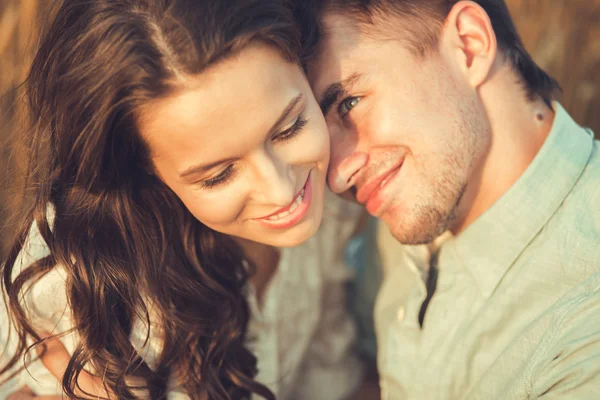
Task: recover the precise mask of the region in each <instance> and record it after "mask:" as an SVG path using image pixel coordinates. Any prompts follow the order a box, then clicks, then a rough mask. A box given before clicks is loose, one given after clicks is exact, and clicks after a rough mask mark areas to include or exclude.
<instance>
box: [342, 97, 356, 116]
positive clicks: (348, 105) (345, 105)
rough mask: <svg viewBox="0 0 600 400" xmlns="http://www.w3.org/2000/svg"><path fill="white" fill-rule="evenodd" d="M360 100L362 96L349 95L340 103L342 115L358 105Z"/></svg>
mask: <svg viewBox="0 0 600 400" xmlns="http://www.w3.org/2000/svg"><path fill="white" fill-rule="evenodd" d="M359 102H360V97H348V98H346V99H344V100H342V102H341V103H340V106H339V112H340V116H341V117H344V116H345V115H346V114H348V113H349V112H350V111H351V110H352V109H353V108H354V107H356V105H357V104H358V103H359Z"/></svg>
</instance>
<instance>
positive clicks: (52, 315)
mask: <svg viewBox="0 0 600 400" xmlns="http://www.w3.org/2000/svg"><path fill="white" fill-rule="evenodd" d="M53 218H54V210H53V209H52V208H49V211H48V219H49V222H50V224H51V222H52V219H53ZM49 254H50V250H49V248H48V246H47V244H46V242H45V241H44V239H43V238H42V235H41V234H40V231H39V229H38V227H37V224H36V223H35V222H34V223H33V224H32V226H31V228H30V230H29V234H28V236H27V239H26V240H25V242H24V244H23V249H22V250H21V252H20V253H19V256H18V257H17V259H16V261H15V266H14V271H13V279H15V278H16V276H17V275H18V274H19V273H21V272H22V271H24V270H25V269H26V268H28V267H29V266H31V265H32V264H33V263H35V262H36V261H38V260H40V259H42V258H44V257H46V256H48V255H49ZM66 280H67V273H66V271H65V268H64V266H63V265H60V264H58V265H55V266H54V267H53V268H52V269H51V270H50V271H49V272H48V273H46V274H44V275H43V276H41V277H38V278H35V277H34V278H32V280H31V282H30V283H26V284H25V286H24V292H23V303H22V305H23V307H24V309H25V312H26V313H27V314H28V316H29V318H30V319H31V323H32V324H33V325H34V326H35V327H36V328H39V329H52V328H53V327H55V326H56V324H57V323H59V322H60V320H61V319H63V317H65V316H68V315H70V312H69V309H68V301H67V292H66Z"/></svg>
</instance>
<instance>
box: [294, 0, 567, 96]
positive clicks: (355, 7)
mask: <svg viewBox="0 0 600 400" xmlns="http://www.w3.org/2000/svg"><path fill="white" fill-rule="evenodd" d="M295 1H296V3H297V5H296V7H297V10H296V15H297V16H298V19H299V23H300V28H301V31H302V36H303V43H304V55H303V58H304V60H305V61H307V62H310V58H311V57H312V56H313V55H314V51H315V49H316V46H317V45H318V42H319V40H320V38H321V35H322V30H321V25H320V17H321V16H322V15H323V14H324V13H327V12H335V13H338V14H341V15H344V16H346V17H349V18H351V19H353V21H354V22H356V24H357V26H358V27H359V29H361V30H362V31H364V32H366V33H373V34H385V35H387V36H388V38H396V39H399V40H401V41H402V42H403V44H404V45H406V47H407V48H408V49H409V50H410V51H411V52H412V53H413V54H415V55H416V56H419V57H426V55H427V54H428V53H429V52H431V51H434V50H435V48H436V46H437V44H438V39H439V36H440V33H441V28H442V26H443V23H444V20H445V19H446V17H447V16H448V13H449V12H450V10H451V9H452V7H453V6H454V5H455V4H456V3H457V2H458V1H459V0H295ZM472 1H473V2H474V3H477V4H479V5H480V6H481V7H482V8H483V9H484V10H485V12H486V13H487V14H488V16H489V18H490V21H491V23H492V26H493V29H494V32H495V34H496V40H497V42H498V47H499V48H500V49H501V51H502V52H503V53H504V55H505V56H506V58H507V59H508V60H509V61H510V63H511V64H512V66H513V67H514V69H515V70H516V72H517V73H518V74H519V75H520V76H521V78H522V80H523V84H524V86H525V88H526V90H527V95H528V97H529V98H530V99H534V98H536V97H540V98H542V99H543V100H544V101H545V102H546V103H547V104H548V105H550V103H551V101H552V99H553V97H554V95H555V94H556V92H557V91H559V90H560V87H559V85H558V83H557V82H556V80H555V79H554V78H552V77H551V76H550V75H548V74H547V73H546V72H545V71H544V70H542V69H541V68H540V67H539V66H538V65H537V64H536V63H535V62H534V61H533V59H532V58H531V56H530V55H529V53H528V52H527V50H525V47H524V46H523V42H522V41H521V38H520V37H519V34H518V33H517V29H516V28H515V25H514V23H513V20H512V18H511V16H510V13H509V11H508V7H507V6H506V3H505V2H504V0H472ZM399 32H401V34H402V35H395V33H399ZM392 35H393V36H392Z"/></svg>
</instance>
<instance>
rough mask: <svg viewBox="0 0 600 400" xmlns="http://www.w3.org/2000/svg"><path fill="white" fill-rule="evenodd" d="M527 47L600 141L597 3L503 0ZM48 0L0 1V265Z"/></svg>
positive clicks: (599, 2)
mask: <svg viewBox="0 0 600 400" xmlns="http://www.w3.org/2000/svg"><path fill="white" fill-rule="evenodd" d="M507 3H508V5H509V8H510V9H511V11H512V14H513V17H514V19H515V22H516V24H517V27H518V28H519V31H520V32H521V36H522V38H523V40H524V42H525V45H526V47H527V48H528V49H529V51H530V52H531V53H532V54H533V57H534V59H535V60H536V61H537V62H538V63H539V64H540V65H541V66H542V67H543V68H544V69H546V70H547V71H548V72H549V73H550V74H551V75H553V76H554V77H555V78H556V79H558V81H559V82H560V84H561V86H562V88H563V93H562V95H561V97H560V101H561V102H562V104H563V105H564V106H565V107H566V108H567V110H568V111H569V112H570V113H571V115H573V116H574V118H575V120H576V121H578V122H579V123H580V124H582V125H586V126H589V127H591V128H592V129H593V130H594V131H595V132H596V135H597V137H600V0H507ZM49 4H52V2H51V1H50V0H0V262H1V260H2V259H3V254H4V251H5V250H6V244H7V243H6V238H7V234H8V233H9V232H11V229H12V227H11V223H10V222H9V221H10V218H9V216H11V215H12V210H13V209H14V204H15V202H16V201H19V200H18V196H17V195H16V193H15V190H14V189H10V188H11V185H9V183H12V182H14V181H15V180H17V181H18V174H17V171H18V170H19V168H18V166H19V165H22V163H23V160H22V159H20V157H21V158H22V156H20V153H19V152H18V151H16V152H15V151H11V149H12V148H13V145H12V144H13V143H14V140H13V137H14V136H15V135H16V133H17V132H18V129H17V128H18V127H19V126H20V124H19V122H18V121H19V115H20V114H21V111H22V106H21V101H20V93H19V90H18V87H19V85H20V84H21V83H22V82H23V80H24V79H25V77H26V74H27V66H28V63H29V61H30V60H31V56H32V53H33V49H34V47H35V43H36V40H37V37H38V35H39V27H40V26H41V23H43V22H44V21H47V20H48V19H49V18H50V17H49V16H48V5H49Z"/></svg>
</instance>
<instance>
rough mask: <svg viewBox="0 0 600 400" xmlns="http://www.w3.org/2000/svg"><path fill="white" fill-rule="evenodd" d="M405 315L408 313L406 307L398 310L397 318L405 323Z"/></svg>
mask: <svg viewBox="0 0 600 400" xmlns="http://www.w3.org/2000/svg"><path fill="white" fill-rule="evenodd" d="M405 314H406V312H405V311H404V307H400V308H398V313H397V314H396V318H398V321H403V320H404V315H405Z"/></svg>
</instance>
